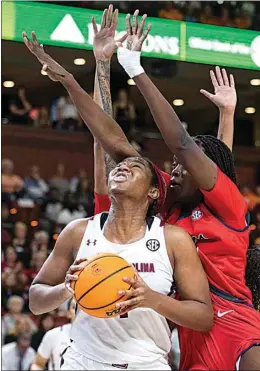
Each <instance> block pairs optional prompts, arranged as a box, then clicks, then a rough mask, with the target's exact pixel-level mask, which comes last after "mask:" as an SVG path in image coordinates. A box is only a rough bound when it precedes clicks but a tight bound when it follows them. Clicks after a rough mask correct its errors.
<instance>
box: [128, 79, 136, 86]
mask: <svg viewBox="0 0 260 371" xmlns="http://www.w3.org/2000/svg"><path fill="white" fill-rule="evenodd" d="M127 83H128V85H131V86H134V85H135V82H134V80H133V79H129V80H127Z"/></svg>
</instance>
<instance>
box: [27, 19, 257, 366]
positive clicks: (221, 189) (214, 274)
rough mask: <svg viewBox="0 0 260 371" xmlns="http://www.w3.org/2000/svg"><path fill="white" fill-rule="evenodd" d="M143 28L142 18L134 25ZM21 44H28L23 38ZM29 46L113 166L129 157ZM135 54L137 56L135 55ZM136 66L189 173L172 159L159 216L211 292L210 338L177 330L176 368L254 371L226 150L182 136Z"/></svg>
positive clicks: (70, 84)
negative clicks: (173, 228)
mask: <svg viewBox="0 0 260 371" xmlns="http://www.w3.org/2000/svg"><path fill="white" fill-rule="evenodd" d="M143 23H144V22H143V21H142V23H141V27H140V28H142V26H143ZM137 30H138V31H137ZM139 31H140V29H138V27H137V20H136V19H135V22H134V29H133V30H132V33H133V35H131V36H134V37H135V39H137V42H136V43H135V44H134V45H133V46H134V47H137V50H140V49H141V45H142V41H143V40H144V37H145V36H146V35H147V33H146V34H144V35H142V32H141V33H140V35H139ZM136 32H137V33H136ZM25 41H26V42H27V44H28V41H27V40H25ZM29 47H30V49H31V51H32V52H33V53H34V54H35V55H36V56H37V58H38V59H39V60H40V62H41V63H42V64H44V65H45V66H44V69H45V70H46V71H47V72H48V74H49V76H50V78H52V79H54V80H55V81H60V82H61V83H62V84H63V85H64V86H65V88H66V89H67V91H68V92H69V94H70V96H71V98H72V100H73V101H74V103H75V105H76V106H77V108H78V110H79V112H80V114H81V116H82V118H83V120H84V121H85V122H86V123H87V124H88V126H89V128H90V130H91V131H92V133H93V135H94V136H96V138H98V140H99V141H100V143H101V145H102V146H103V148H104V149H105V151H107V152H108V153H109V154H110V155H111V156H113V158H114V159H115V160H116V161H118V160H120V159H122V158H124V157H126V156H127V155H128V154H131V155H132V154H133V149H131V147H130V146H129V144H128V142H127V140H126V138H125V137H124V135H123V133H122V131H121V129H120V128H119V127H117V126H116V124H115V122H114V121H113V120H111V119H109V118H108V117H107V116H106V115H104V114H103V113H102V112H101V111H100V110H98V109H97V107H95V106H93V105H92V104H91V100H90V98H89V96H88V95H87V94H86V93H85V92H84V91H83V90H82V89H81V88H80V87H79V85H78V84H77V83H76V82H75V80H74V79H73V77H72V76H71V75H70V74H68V72H67V71H66V70H65V69H63V68H62V67H61V66H60V65H58V64H57V63H56V62H55V61H53V59H51V57H50V56H48V55H46V53H44V51H43V49H42V48H40V46H39V45H37V44H36V43H35V42H34V43H33V45H29ZM139 48H140V49H139ZM119 54H121V55H120V58H121V61H120V63H121V64H123V63H124V62H123V61H122V58H123V57H124V53H119ZM131 54H132V53H131ZM134 54H135V55H137V56H138V53H134ZM139 58H140V56H139ZM128 60H129V63H130V65H131V63H132V61H133V54H132V56H131V58H129V54H128ZM138 62H139V61H138V60H135V61H134V62H133V65H132V67H133V66H134V67H136V66H137V69H138V72H139V73H140V71H141V74H140V75H138V74H137V75H135V73H134V75H132V77H133V78H134V79H135V81H136V84H137V85H138V87H139V88H140V90H141V92H142V93H143V94H144V96H145V98H146V100H147V102H148V104H149V105H150V109H151V111H152V113H153V114H154V117H155V120H156V122H157V124H158V126H159V127H160V129H161V130H162V134H163V135H165V137H167V138H166V139H167V140H170V141H171V142H172V143H168V145H169V147H170V149H172V151H173V152H175V153H176V154H177V157H178V160H179V161H180V162H181V163H183V164H184V165H185V167H186V168H187V169H188V171H189V173H188V172H187V171H186V170H184V169H183V167H182V166H181V165H179V164H178V163H177V161H176V162H175V165H176V166H175V169H174V173H173V177H172V185H173V188H172V190H171V192H169V193H168V196H167V197H168V202H169V200H170V201H171V206H172V207H174V210H173V212H172V213H171V211H172V210H169V209H168V210H167V209H165V210H164V213H163V214H164V216H165V218H167V219H168V220H170V221H171V222H172V223H177V224H181V225H184V226H185V228H186V229H187V230H188V231H189V232H190V234H192V235H193V236H194V239H195V240H197V245H198V248H199V254H200V257H201V260H202V262H203V263H204V266H205V269H206V272H207V274H208V278H209V281H210V283H211V288H212V291H213V292H212V300H213V303H214V309H215V325H214V327H213V329H212V331H211V332H210V334H209V335H206V336H204V335H203V334H201V333H199V332H195V333H193V332H185V330H184V329H183V328H182V329H181V330H180V342H181V350H182V359H181V368H182V369H205V370H206V369H207V370H208V369H235V367H236V366H235V363H236V362H237V361H239V358H240V356H242V359H241V362H240V365H239V368H240V369H241V370H244V369H257V368H258V366H257V362H258V352H259V348H257V347H256V346H255V345H258V344H259V319H258V318H257V313H256V312H255V311H254V310H252V309H251V307H250V305H251V304H250V303H251V294H250V292H249V290H248V289H247V288H246V286H245V284H244V270H245V256H246V250H247V246H248V230H247V226H246V221H245V217H246V205H245V204H244V202H243V200H242V197H241V196H240V194H239V192H238V190H237V187H236V186H235V184H234V182H233V181H231V180H230V179H229V177H230V178H233V174H232V173H233V164H232V161H231V156H230V153H229V152H228V150H227V148H226V147H225V146H224V145H223V144H221V142H220V141H216V140H215V139H213V138H211V137H206V139H205V137H202V138H199V139H200V142H199V146H198V145H197V144H196V143H195V142H194V141H193V140H192V139H191V138H190V137H189V136H188V134H187V133H186V132H185V130H184V129H183V127H182V125H181V123H180V122H179V121H178V118H177V116H176V115H175V113H174V111H173V110H172V107H171V106H169V105H168V103H167V102H166V101H165V100H164V98H163V97H162V96H161V94H160V93H159V92H158V90H157V89H156V88H155V86H154V85H153V84H152V83H151V81H150V80H149V78H148V77H147V76H146V75H145V74H144V73H143V70H142V68H141V66H140V63H139V65H138ZM124 68H127V66H124ZM129 72H130V74H132V72H133V68H132V72H131V71H129ZM134 72H136V70H135V71H134ZM142 83H143V85H142ZM225 83H226V81H225ZM223 84H224V83H223ZM148 90H149V92H147V91H148ZM151 101H152V102H153V103H152V104H151ZM156 101H157V103H156ZM158 102H160V104H158ZM159 106H160V107H159ZM162 112H163V114H164V117H163V118H162V117H161V116H162ZM165 133H167V135H166V134H165ZM184 139H185V140H184ZM166 142H167V141H166ZM201 144H202V147H203V148H202V149H201V147H200V146H201ZM210 144H211V145H210ZM187 156H188V157H187ZM211 159H212V160H213V161H212V160H211ZM215 164H217V166H218V167H217V166H216V165H215ZM202 168H203V169H204V172H203V173H202V172H201V169H202ZM219 168H220V169H221V170H220V169H219ZM198 169H200V170H198ZM189 174H190V175H189ZM225 174H226V175H225ZM194 180H195V182H196V183H197V184H198V185H199V189H196V188H195V187H194V183H193V182H194ZM223 193H224V194H223ZM231 195H232V197H233V200H232V198H231V197H230V196H231ZM221 203H222V205H221V207H220V204H221ZM212 211H213V212H212ZM184 212H186V214H184ZM216 217H218V219H217V218H216ZM135 300H137V299H135ZM135 305H138V304H137V303H136V304H135ZM191 339H192V344H193V345H194V346H193V348H192V349H189V351H185V348H186V347H187V346H188V344H190V343H191Z"/></svg>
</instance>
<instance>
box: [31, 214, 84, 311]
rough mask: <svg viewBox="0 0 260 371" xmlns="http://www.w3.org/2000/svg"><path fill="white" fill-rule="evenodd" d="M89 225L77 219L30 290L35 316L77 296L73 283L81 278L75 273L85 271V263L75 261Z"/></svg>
mask: <svg viewBox="0 0 260 371" xmlns="http://www.w3.org/2000/svg"><path fill="white" fill-rule="evenodd" d="M86 226H87V221H86V220H84V219H80V220H75V221H73V222H71V223H70V224H68V225H67V226H66V227H65V228H64V229H63V231H62V232H61V234H60V235H59V237H58V239H57V242H56V244H55V247H54V249H53V251H52V253H51V254H50V256H49V257H48V259H47V260H46V261H45V263H44V264H43V266H42V268H41V270H40V272H39V273H38V274H37V276H36V277H35V279H34V281H33V283H32V285H31V287H30V290H29V307H30V310H31V312H32V313H33V314H36V315H39V314H43V313H47V312H51V311H53V310H55V309H57V308H58V307H59V306H60V305H61V304H62V303H64V301H66V300H67V299H68V298H69V297H71V296H72V295H73V290H72V289H71V288H70V282H71V281H76V280H77V278H78V277H77V276H76V275H74V274H73V273H74V272H76V271H78V270H81V269H82V266H80V265H79V264H80V263H82V262H83V261H84V260H85V259H80V260H77V261H75V262H74V259H75V256H76V255H77V251H78V249H79V246H80V243H81V240H82V238H83V235H84V232H85V229H86ZM73 262H74V263H73Z"/></svg>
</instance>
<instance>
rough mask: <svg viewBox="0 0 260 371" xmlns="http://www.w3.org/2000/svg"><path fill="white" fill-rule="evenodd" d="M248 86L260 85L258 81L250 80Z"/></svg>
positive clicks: (259, 80)
mask: <svg viewBox="0 0 260 371" xmlns="http://www.w3.org/2000/svg"><path fill="white" fill-rule="evenodd" d="M250 84H251V85H253V86H259V85H260V79H252V80H250Z"/></svg>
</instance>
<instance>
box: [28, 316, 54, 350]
mask: <svg viewBox="0 0 260 371" xmlns="http://www.w3.org/2000/svg"><path fill="white" fill-rule="evenodd" d="M38 323H39V325H38V331H36V332H35V333H34V334H33V335H32V344H31V346H32V348H33V349H34V350H35V351H37V349H38V347H39V345H40V344H41V341H42V338H43V337H44V335H45V334H46V332H47V331H49V330H51V329H52V328H54V325H55V321H54V317H53V314H52V313H45V314H42V315H41V316H40V319H39V322H38Z"/></svg>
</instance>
